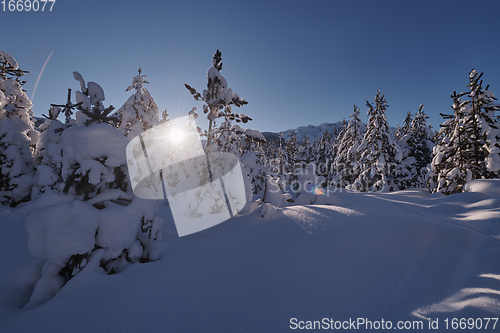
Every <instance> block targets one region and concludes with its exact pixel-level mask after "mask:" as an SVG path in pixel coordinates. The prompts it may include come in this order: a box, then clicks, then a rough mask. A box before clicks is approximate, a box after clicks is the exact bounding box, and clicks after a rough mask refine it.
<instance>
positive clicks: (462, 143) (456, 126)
mask: <svg viewBox="0 0 500 333" xmlns="http://www.w3.org/2000/svg"><path fill="white" fill-rule="evenodd" d="M481 77H482V73H481V74H478V73H477V72H476V71H475V70H474V69H473V70H472V71H471V72H470V73H469V84H468V85H467V87H469V89H470V91H469V92H468V93H466V92H464V93H460V94H457V93H456V91H455V92H453V94H452V95H451V97H452V98H453V106H452V108H453V109H454V111H455V114H454V115H453V116H450V115H443V114H441V116H443V118H444V119H446V121H445V122H444V123H443V124H442V125H441V131H440V133H439V135H438V137H439V141H438V142H437V146H436V147H435V148H434V158H433V160H432V165H431V171H430V173H429V177H428V182H429V188H430V189H431V190H432V191H433V192H442V193H445V194H453V193H458V192H461V191H462V188H463V185H464V184H465V182H467V181H469V180H471V179H484V178H486V179H492V178H500V156H499V154H500V143H499V142H500V131H499V124H498V122H497V121H496V119H495V112H496V111H498V110H500V107H499V106H498V104H496V103H495V100H496V98H495V96H494V95H493V93H492V92H490V91H489V90H488V86H487V87H486V88H483V86H482V80H481ZM465 95H467V97H468V98H469V100H467V101H464V100H462V97H463V96H465Z"/></svg>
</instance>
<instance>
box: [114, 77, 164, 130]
mask: <svg viewBox="0 0 500 333" xmlns="http://www.w3.org/2000/svg"><path fill="white" fill-rule="evenodd" d="M138 71H139V75H136V76H134V78H133V79H132V84H131V85H130V86H128V87H127V89H126V90H125V91H133V90H135V93H134V94H133V95H132V96H130V97H129V98H128V100H127V101H126V102H125V103H124V104H123V105H122V107H120V108H119V109H118V110H117V111H116V115H117V116H118V117H119V118H120V124H119V128H120V131H121V132H122V133H123V134H124V135H125V136H127V137H130V138H133V137H135V136H137V135H139V134H140V133H142V132H144V131H145V130H147V129H150V128H152V127H153V126H155V125H158V124H159V123H160V119H159V109H158V105H156V102H155V100H154V99H153V97H151V94H150V93H149V91H148V90H147V89H146V88H144V85H145V84H148V83H149V82H148V81H146V78H147V76H146V75H143V74H142V68H139V70H138Z"/></svg>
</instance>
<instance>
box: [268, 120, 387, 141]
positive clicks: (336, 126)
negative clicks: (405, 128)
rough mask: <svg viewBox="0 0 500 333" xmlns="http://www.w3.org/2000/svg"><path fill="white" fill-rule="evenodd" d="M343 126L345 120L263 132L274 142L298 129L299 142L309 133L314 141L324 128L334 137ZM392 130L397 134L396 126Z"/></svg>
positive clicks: (285, 137)
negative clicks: (281, 134)
mask: <svg viewBox="0 0 500 333" xmlns="http://www.w3.org/2000/svg"><path fill="white" fill-rule="evenodd" d="M343 126H344V125H343V122H342V121H338V122H336V123H323V124H321V125H307V126H300V127H297V128H292V129H288V130H286V131H281V132H262V134H263V135H264V137H265V138H266V141H269V142H274V141H277V140H278V138H279V135H280V133H283V138H284V139H285V140H286V139H288V138H290V136H291V135H292V133H293V132H294V131H296V135H297V141H298V142H300V141H302V138H303V137H304V136H305V135H309V138H310V139H311V142H313V141H316V140H318V139H320V138H321V135H322V134H323V131H324V130H328V133H330V138H334V137H335V136H336V135H337V134H338V133H340V131H341V130H342V127H343ZM365 128H366V124H363V130H365ZM391 131H392V134H393V135H394V134H396V128H395V127H391Z"/></svg>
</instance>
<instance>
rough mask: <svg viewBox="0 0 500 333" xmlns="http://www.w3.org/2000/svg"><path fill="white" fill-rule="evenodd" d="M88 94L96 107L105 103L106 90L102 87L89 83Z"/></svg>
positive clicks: (91, 102)
mask: <svg viewBox="0 0 500 333" xmlns="http://www.w3.org/2000/svg"><path fill="white" fill-rule="evenodd" d="M87 92H88V94H89V97H90V104H92V105H94V104H97V103H99V102H104V100H105V98H104V90H103V89H102V87H101V86H100V85H98V84H97V83H95V82H89V83H88V85H87Z"/></svg>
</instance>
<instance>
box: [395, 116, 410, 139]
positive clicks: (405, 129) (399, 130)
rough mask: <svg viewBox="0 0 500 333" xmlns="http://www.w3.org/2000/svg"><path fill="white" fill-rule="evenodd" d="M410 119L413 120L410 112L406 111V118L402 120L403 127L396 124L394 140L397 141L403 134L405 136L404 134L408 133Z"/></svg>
mask: <svg viewBox="0 0 500 333" xmlns="http://www.w3.org/2000/svg"><path fill="white" fill-rule="evenodd" d="M412 121H413V117H412V115H411V112H410V111H408V113H407V114H406V118H405V120H404V121H403V123H404V125H403V127H399V125H398V128H397V131H396V141H398V142H399V141H400V140H401V139H402V138H403V136H405V135H406V134H408V133H409V132H410V129H411V122H412Z"/></svg>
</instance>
